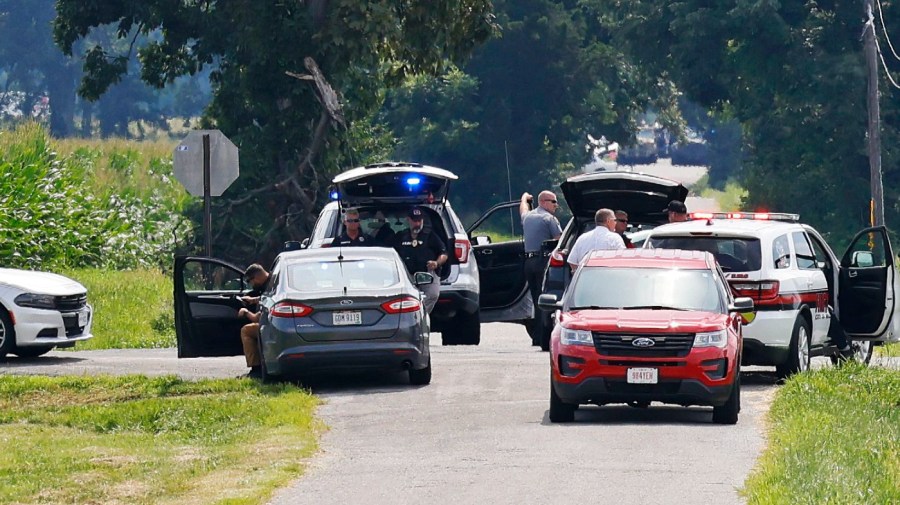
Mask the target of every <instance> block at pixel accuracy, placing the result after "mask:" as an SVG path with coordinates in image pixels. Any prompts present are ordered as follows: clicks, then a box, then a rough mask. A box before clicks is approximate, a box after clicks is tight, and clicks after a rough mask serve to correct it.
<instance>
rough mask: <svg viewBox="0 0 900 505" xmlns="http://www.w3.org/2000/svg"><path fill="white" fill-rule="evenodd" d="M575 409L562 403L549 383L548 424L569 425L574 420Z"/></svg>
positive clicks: (551, 382) (568, 404) (573, 406)
mask: <svg viewBox="0 0 900 505" xmlns="http://www.w3.org/2000/svg"><path fill="white" fill-rule="evenodd" d="M575 408H576V407H575V405H572V404H570V403H565V402H563V401H562V398H560V397H559V395H557V394H556V389H554V388H553V381H550V422H551V423H571V422H572V421H574V420H575Z"/></svg>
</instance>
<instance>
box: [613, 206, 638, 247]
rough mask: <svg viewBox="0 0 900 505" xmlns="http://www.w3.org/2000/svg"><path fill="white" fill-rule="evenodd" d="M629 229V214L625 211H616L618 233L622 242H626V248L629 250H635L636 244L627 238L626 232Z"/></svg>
mask: <svg viewBox="0 0 900 505" xmlns="http://www.w3.org/2000/svg"><path fill="white" fill-rule="evenodd" d="M627 229H628V213H627V212H625V211H624V210H617V211H616V233H618V234H619V236H620V237H622V241H623V242H625V247H627V248H628V249H634V244H632V243H631V239H630V238H628V237H627V236H625V230H627Z"/></svg>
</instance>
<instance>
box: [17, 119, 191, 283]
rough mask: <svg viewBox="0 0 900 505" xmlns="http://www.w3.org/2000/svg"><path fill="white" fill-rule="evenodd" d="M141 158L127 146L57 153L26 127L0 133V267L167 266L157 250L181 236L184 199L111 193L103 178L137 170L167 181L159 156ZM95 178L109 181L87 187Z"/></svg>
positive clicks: (168, 173) (42, 133)
mask: <svg viewBox="0 0 900 505" xmlns="http://www.w3.org/2000/svg"><path fill="white" fill-rule="evenodd" d="M141 159H142V158H141V157H138V156H136V155H135V153H134V152H133V151H131V152H129V151H128V150H124V151H116V152H110V153H107V154H106V156H103V155H102V153H98V152H97V151H96V150H93V149H91V148H89V147H84V148H78V149H75V150H74V151H72V152H70V153H69V154H67V155H59V154H58V153H57V147H56V146H55V145H54V143H53V141H51V139H50V138H49V136H48V135H47V133H46V132H45V131H44V130H43V129H41V128H40V127H38V126H36V125H33V124H32V125H26V126H22V127H20V128H18V129H16V130H14V131H3V132H0V265H2V266H6V267H23V268H64V267H83V266H98V267H109V268H130V267H137V266H149V265H154V266H155V265H160V264H161V263H164V264H166V265H168V264H169V263H170V260H169V259H167V258H168V257H169V255H168V254H164V253H167V252H168V251H171V250H172V249H173V248H174V245H175V244H174V241H175V240H176V237H177V236H179V235H184V231H185V230H184V227H185V225H186V223H183V220H182V219H180V218H179V217H178V216H179V212H180V211H181V210H182V209H181V207H180V206H181V205H182V204H183V203H184V202H183V201H179V200H178V199H177V197H175V196H174V195H173V194H172V193H166V192H165V191H156V190H154V189H147V190H146V191H137V190H131V191H124V190H122V191H119V190H117V188H116V185H115V184H112V183H111V182H112V179H114V178H115V177H118V176H116V175H113V174H115V173H121V174H122V175H123V176H124V177H128V176H127V173H128V172H131V173H135V172H141V173H142V174H144V175H143V177H144V178H147V179H150V180H152V179H156V180H159V181H160V186H163V187H165V186H171V185H172V183H171V182H170V178H171V172H172V166H171V162H170V161H167V158H153V159H151V160H149V162H148V163H147V164H140V163H139V160H141ZM100 161H103V162H104V166H103V170H100V169H99V165H100ZM102 175H105V177H104V178H103V180H105V181H107V182H109V183H110V184H102V186H103V187H104V188H105V189H98V188H95V187H93V186H92V184H93V181H94V180H95V178H97V177H100V176H102ZM110 175H112V177H110Z"/></svg>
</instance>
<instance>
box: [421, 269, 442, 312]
mask: <svg viewBox="0 0 900 505" xmlns="http://www.w3.org/2000/svg"><path fill="white" fill-rule="evenodd" d="M429 274H431V278H432V279H434V281H432V282H431V284H424V285H422V286H419V291H421V292H423V293H425V299H424V300H423V301H422V303H423V304H424V305H425V312H427V313H428V314H431V311H432V310H433V309H434V306H435V305H436V304H437V301H438V297H439V296H440V295H441V278H440V277H438V276H437V275H435V274H433V273H431V272H429Z"/></svg>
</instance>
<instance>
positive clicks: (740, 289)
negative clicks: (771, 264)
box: [731, 281, 779, 302]
mask: <svg viewBox="0 0 900 505" xmlns="http://www.w3.org/2000/svg"><path fill="white" fill-rule="evenodd" d="M731 289H732V290H733V291H734V294H735V295H737V296H749V297H750V298H753V301H754V302H763V301H767V300H774V299H775V298H778V290H779V285H778V281H759V282H735V283H732V284H731Z"/></svg>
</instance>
